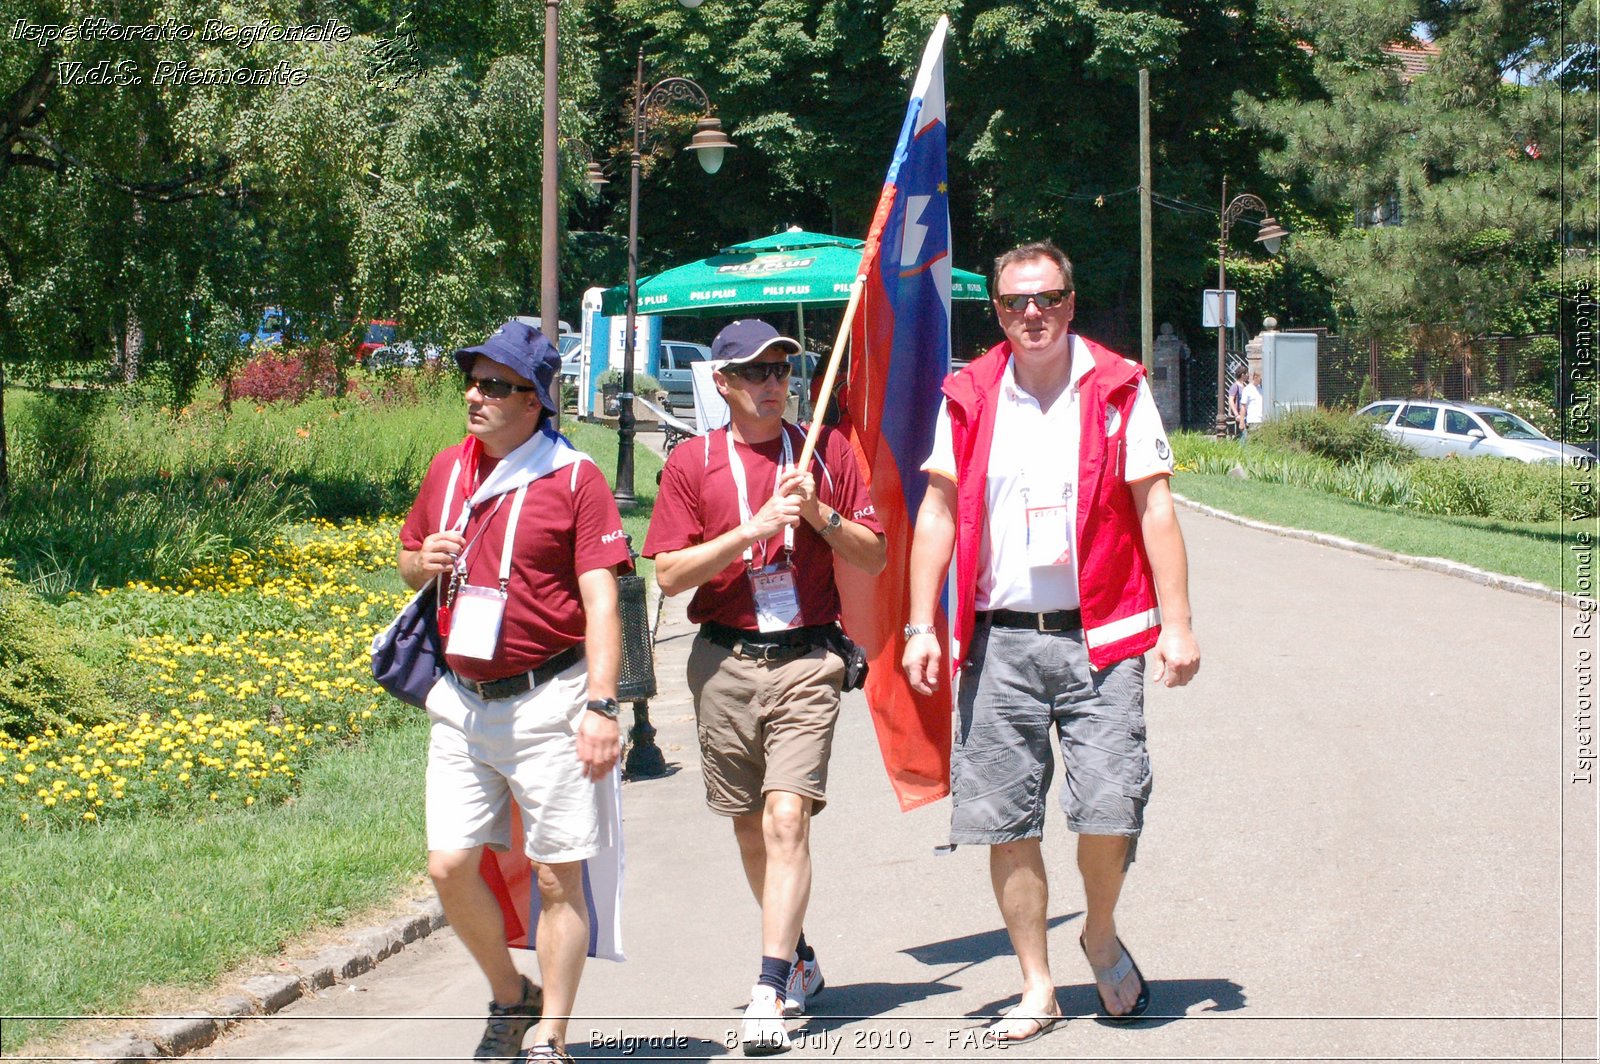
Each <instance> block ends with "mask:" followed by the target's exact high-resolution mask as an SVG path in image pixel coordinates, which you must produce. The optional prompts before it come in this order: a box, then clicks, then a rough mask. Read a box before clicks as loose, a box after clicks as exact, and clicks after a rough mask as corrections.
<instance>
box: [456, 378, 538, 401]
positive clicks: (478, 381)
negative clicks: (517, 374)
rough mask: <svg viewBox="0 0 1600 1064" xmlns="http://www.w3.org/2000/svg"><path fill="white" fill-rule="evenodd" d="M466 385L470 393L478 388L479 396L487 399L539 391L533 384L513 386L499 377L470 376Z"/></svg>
mask: <svg viewBox="0 0 1600 1064" xmlns="http://www.w3.org/2000/svg"><path fill="white" fill-rule="evenodd" d="M466 384H467V388H466V390H467V391H469V392H470V391H471V390H472V389H474V388H476V389H478V394H479V395H481V396H483V397H484V398H485V399H504V398H505V397H506V396H508V395H510V394H511V393H512V392H536V391H538V390H539V389H537V388H535V387H534V386H533V385H531V384H512V383H511V382H510V381H503V380H501V379H500V378H499V377H470V376H469V377H468V378H467V381H466Z"/></svg>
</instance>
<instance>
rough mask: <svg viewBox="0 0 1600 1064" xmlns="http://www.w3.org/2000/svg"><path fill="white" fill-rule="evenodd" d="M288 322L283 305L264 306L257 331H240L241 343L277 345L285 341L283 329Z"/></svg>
mask: <svg viewBox="0 0 1600 1064" xmlns="http://www.w3.org/2000/svg"><path fill="white" fill-rule="evenodd" d="M288 324H289V318H288V315H286V314H284V312H283V308H282V307H263V308H261V320H260V321H258V322H256V327H255V331H254V332H247V333H240V334H239V344H240V345H241V346H243V347H277V346H278V345H279V344H281V343H283V330H284V328H285V326H287V325H288Z"/></svg>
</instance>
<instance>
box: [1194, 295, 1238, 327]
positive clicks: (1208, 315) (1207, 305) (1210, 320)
mask: <svg viewBox="0 0 1600 1064" xmlns="http://www.w3.org/2000/svg"><path fill="white" fill-rule="evenodd" d="M1217 291H1218V289H1215V288H1207V289H1206V290H1205V295H1204V296H1203V297H1202V298H1201V300H1200V318H1201V321H1200V327H1201V328H1202V329H1215V328H1216V327H1217ZM1224 294H1225V295H1226V296H1227V297H1228V302H1227V306H1228V328H1230V329H1231V328H1233V318H1234V314H1235V312H1236V311H1237V310H1238V309H1239V293H1238V292H1237V291H1235V290H1234V289H1232V288H1229V289H1227V291H1226V292H1225V293H1224Z"/></svg>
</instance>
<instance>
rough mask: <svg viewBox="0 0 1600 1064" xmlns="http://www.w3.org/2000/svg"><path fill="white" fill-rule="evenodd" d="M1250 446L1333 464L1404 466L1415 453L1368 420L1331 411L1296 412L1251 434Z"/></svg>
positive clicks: (1270, 422) (1268, 423)
mask: <svg viewBox="0 0 1600 1064" xmlns="http://www.w3.org/2000/svg"><path fill="white" fill-rule="evenodd" d="M1252 443H1261V444H1265V445H1267V446H1269V447H1270V446H1278V447H1284V448H1287V449H1290V450H1296V451H1304V452H1306V453H1307V454H1314V455H1318V456H1320V457H1323V458H1329V459H1332V460H1333V461H1335V462H1346V463H1348V462H1357V461H1365V462H1388V463H1390V464H1392V465H1398V464H1400V463H1402V462H1408V461H1410V460H1411V459H1412V458H1413V457H1415V453H1414V452H1412V451H1410V450H1408V449H1406V448H1405V447H1402V446H1401V445H1400V444H1398V443H1396V442H1394V441H1393V440H1391V439H1389V437H1387V436H1385V435H1384V434H1383V433H1382V432H1380V431H1378V427H1377V426H1376V425H1375V424H1373V422H1372V420H1371V419H1370V418H1365V417H1358V416H1357V415H1355V414H1350V413H1344V412H1342V411H1334V410H1322V409H1316V410H1297V411H1295V412H1294V413H1292V414H1290V415H1289V416H1287V417H1284V418H1279V419H1278V420H1276V421H1269V422H1267V423H1266V424H1265V425H1263V426H1261V428H1260V429H1258V430H1257V431H1256V432H1255V433H1252Z"/></svg>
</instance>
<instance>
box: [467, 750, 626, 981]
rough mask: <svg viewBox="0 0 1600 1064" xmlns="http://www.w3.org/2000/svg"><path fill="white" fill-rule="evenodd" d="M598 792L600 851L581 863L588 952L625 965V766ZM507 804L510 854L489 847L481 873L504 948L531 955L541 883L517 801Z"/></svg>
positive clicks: (535, 939) (597, 787)
mask: <svg viewBox="0 0 1600 1064" xmlns="http://www.w3.org/2000/svg"><path fill="white" fill-rule="evenodd" d="M594 787H595V798H596V800H597V802H598V803H599V807H600V809H599V815H600V852H599V853H596V854H595V855H594V856H593V857H591V858H589V859H588V860H587V861H584V862H583V901H584V907H585V908H586V909H587V910H588V913H589V948H588V950H587V951H586V952H587V953H588V955H589V956H591V957H600V958H602V959H604V960H608V961H620V960H626V957H625V956H624V955H623V952H622V871H623V863H624V862H623V848H622V766H620V765H618V766H617V767H616V768H614V769H612V770H611V772H610V773H609V774H608V775H607V776H606V778H605V779H603V780H600V781H599V782H597V783H596V784H595V785H594ZM507 801H508V802H509V803H510V805H511V839H512V842H511V849H510V850H508V851H506V852H505V853H496V852H495V851H493V850H491V849H489V847H487V846H485V847H484V848H483V857H482V859H481V860H480V861H479V862H478V874H479V875H481V876H482V877H483V880H484V882H485V883H487V884H488V885H489V890H490V891H491V892H492V893H493V894H494V899H495V901H496V902H498V903H499V905H500V917H501V919H502V921H503V922H504V923H505V929H506V945H508V946H510V947H511V948H512V949H529V950H531V949H534V948H536V946H537V945H538V930H539V880H538V879H537V878H536V877H535V876H534V874H533V862H531V861H529V860H528V856H527V854H525V853H523V851H522V840H523V838H524V836H525V835H526V834H527V833H526V831H524V829H523V826H522V814H521V811H520V810H519V809H518V808H517V803H516V801H515V800H514V799H511V798H507Z"/></svg>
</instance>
